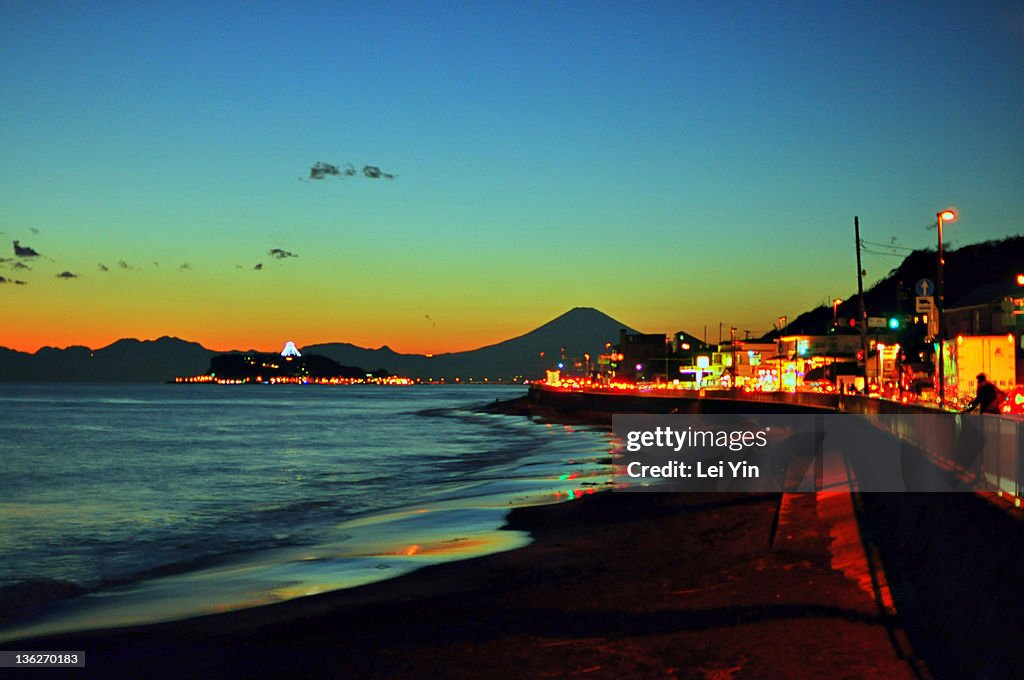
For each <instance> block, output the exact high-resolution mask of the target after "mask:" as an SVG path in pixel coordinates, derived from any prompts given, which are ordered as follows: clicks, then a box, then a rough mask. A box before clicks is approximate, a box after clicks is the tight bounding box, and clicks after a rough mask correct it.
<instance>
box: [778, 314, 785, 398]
mask: <svg viewBox="0 0 1024 680" xmlns="http://www.w3.org/2000/svg"><path fill="white" fill-rule="evenodd" d="M785 325H786V317H784V316H780V317H779V386H778V391H779V392H781V391H782V329H783V328H784V327H785Z"/></svg>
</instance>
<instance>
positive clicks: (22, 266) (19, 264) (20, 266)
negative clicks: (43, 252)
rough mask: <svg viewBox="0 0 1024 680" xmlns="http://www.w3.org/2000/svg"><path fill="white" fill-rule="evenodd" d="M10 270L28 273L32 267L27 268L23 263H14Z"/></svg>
mask: <svg viewBox="0 0 1024 680" xmlns="http://www.w3.org/2000/svg"><path fill="white" fill-rule="evenodd" d="M11 269H27V270H28V271H32V267H29V266H28V265H27V264H25V263H24V262H15V263H14V264H12V265H11Z"/></svg>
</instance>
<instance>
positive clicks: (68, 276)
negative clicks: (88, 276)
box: [54, 271, 78, 279]
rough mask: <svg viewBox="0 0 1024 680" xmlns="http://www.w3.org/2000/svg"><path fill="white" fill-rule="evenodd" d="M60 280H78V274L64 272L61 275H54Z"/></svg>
mask: <svg viewBox="0 0 1024 680" xmlns="http://www.w3.org/2000/svg"><path fill="white" fill-rule="evenodd" d="M54 276H56V277H57V278H58V279H77V278H78V274H72V273H71V272H69V271H63V272H61V273H60V274H54Z"/></svg>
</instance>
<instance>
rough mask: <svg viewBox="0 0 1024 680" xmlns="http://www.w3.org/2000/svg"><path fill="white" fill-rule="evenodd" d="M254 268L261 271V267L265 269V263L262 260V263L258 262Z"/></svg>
mask: <svg viewBox="0 0 1024 680" xmlns="http://www.w3.org/2000/svg"><path fill="white" fill-rule="evenodd" d="M253 269H255V270H256V271H260V270H261V269H263V263H262V262H260V263H259V264H257V265H256V266H255V267H253Z"/></svg>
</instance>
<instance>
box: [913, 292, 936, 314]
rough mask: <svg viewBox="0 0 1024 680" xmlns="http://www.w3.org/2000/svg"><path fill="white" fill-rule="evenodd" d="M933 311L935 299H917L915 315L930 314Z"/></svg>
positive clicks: (930, 297)
mask: <svg viewBox="0 0 1024 680" xmlns="http://www.w3.org/2000/svg"><path fill="white" fill-rule="evenodd" d="M934 311H935V298H934V297H932V296H931V295H928V296H923V295H919V296H918V298H917V313H918V314H931V313H932V312H934Z"/></svg>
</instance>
